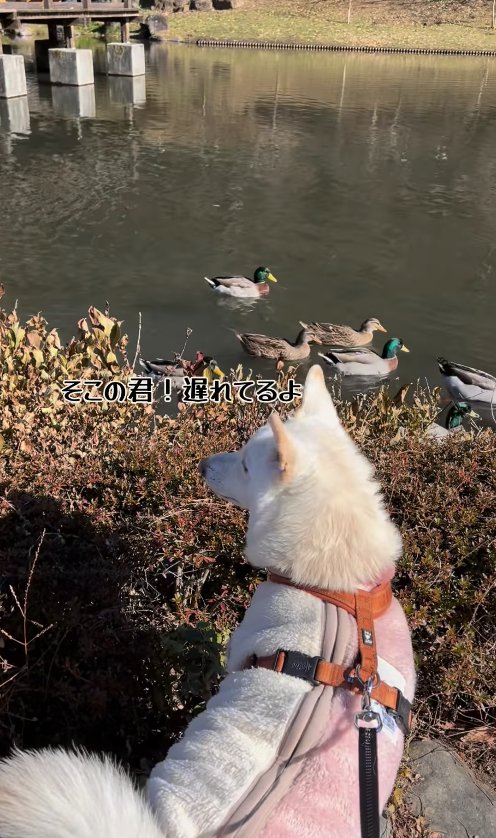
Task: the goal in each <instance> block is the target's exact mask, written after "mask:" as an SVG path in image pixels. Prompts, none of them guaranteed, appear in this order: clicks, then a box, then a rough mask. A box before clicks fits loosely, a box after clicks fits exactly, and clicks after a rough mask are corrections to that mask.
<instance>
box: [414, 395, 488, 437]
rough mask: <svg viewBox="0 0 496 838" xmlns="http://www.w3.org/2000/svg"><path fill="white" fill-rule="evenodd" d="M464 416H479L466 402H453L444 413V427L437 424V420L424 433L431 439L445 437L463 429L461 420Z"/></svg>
mask: <svg viewBox="0 0 496 838" xmlns="http://www.w3.org/2000/svg"><path fill="white" fill-rule="evenodd" d="M466 416H470V417H471V418H473V419H478V418H479V414H478V413H475V412H474V411H473V410H472V409H471V408H470V405H469V404H468V402H455V403H454V404H453V405H451V407H450V409H449V410H448V412H447V414H446V419H445V422H444V428H443V426H442V425H438V424H437V422H433V423H432V424H431V425H429V427H428V428H427V431H426V434H427V436H429V437H431V438H433V439H446V437H448V436H451V434H452V433H453V432H454V431H462V430H463V420H464V418H465V417H466Z"/></svg>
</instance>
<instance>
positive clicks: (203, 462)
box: [198, 460, 207, 477]
mask: <svg viewBox="0 0 496 838" xmlns="http://www.w3.org/2000/svg"><path fill="white" fill-rule="evenodd" d="M198 471H199V472H200V474H201V476H202V477H205V474H206V472H207V461H206V460H200V462H199V464H198Z"/></svg>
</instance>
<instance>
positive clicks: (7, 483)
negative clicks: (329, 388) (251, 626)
mask: <svg viewBox="0 0 496 838" xmlns="http://www.w3.org/2000/svg"><path fill="white" fill-rule="evenodd" d="M132 360H133V359H131V361H130V359H129V358H128V356H127V340H126V338H125V336H124V335H123V334H122V332H121V324H120V323H119V322H118V321H117V320H115V319H114V318H112V317H109V316H108V314H104V313H102V312H100V311H98V310H97V309H95V308H90V309H89V312H88V317H87V319H83V320H80V321H79V324H78V334H77V336H76V337H75V338H74V339H73V340H71V341H70V342H69V343H68V345H67V346H62V344H61V341H60V339H59V337H58V334H57V332H56V331H55V330H54V329H51V330H49V328H48V325H47V324H46V322H45V321H44V319H43V318H42V317H41V316H39V315H38V316H35V317H32V318H31V319H30V320H29V321H28V322H27V323H26V324H23V325H21V324H20V323H19V321H18V318H17V315H16V313H15V312H9V313H7V312H6V311H3V310H0V407H1V411H0V423H1V425H0V434H1V436H0V445H1V450H0V573H1V578H2V587H1V590H0V632H1V634H0V664H1V668H2V686H1V688H0V689H1V692H0V698H1V704H0V713H1V716H0V720H1V728H0V747H1V751H2V752H3V753H5V752H7V751H8V750H9V748H10V747H11V746H12V745H13V744H14V743H15V744H17V745H19V746H21V747H29V746H34V747H38V746H42V745H48V744H63V745H69V744H70V743H72V742H74V743H77V744H80V745H85V746H86V747H88V748H90V749H102V750H105V751H110V752H113V753H114V754H116V755H117V756H118V757H119V758H121V759H123V760H125V761H128V762H129V763H130V764H131V765H132V766H133V768H134V769H135V770H137V771H138V772H139V771H144V772H146V771H147V770H148V769H149V768H150V766H151V764H152V763H153V762H154V761H156V760H158V759H160V758H163V756H164V754H165V753H166V751H167V748H168V747H169V745H170V744H171V743H172V742H173V741H174V740H175V739H176V738H177V737H178V736H179V735H180V734H181V732H182V730H183V729H184V727H185V725H186V724H187V722H188V721H189V719H190V718H191V717H192V716H193V715H194V714H195V713H197V712H198V711H199V710H200V709H201V708H202V707H203V706H204V703H205V701H206V700H207V699H208V697H209V696H210V695H211V693H212V690H214V689H215V688H216V685H217V683H218V680H219V678H220V676H221V673H222V665H223V647H224V643H225V640H226V637H227V635H228V634H229V632H230V631H231V630H232V628H233V627H234V626H235V625H236V623H237V622H238V621H239V620H240V618H241V617H242V615H243V611H244V609H245V607H246V605H247V603H248V602H249V599H250V596H251V594H252V592H253V590H254V587H255V585H256V583H257V580H258V579H259V578H261V575H260V574H257V573H256V572H255V571H254V570H252V569H250V567H248V566H247V565H246V564H245V563H244V562H243V558H242V552H243V538H244V529H245V518H244V514H243V513H242V512H240V511H238V510H236V509H235V508H234V507H232V506H230V505H228V504H227V503H224V502H221V501H219V500H218V499H216V498H214V497H213V496H211V495H209V494H208V492H207V491H206V489H205V487H204V485H203V484H202V482H201V479H200V476H199V474H198V471H197V464H198V461H199V459H200V458H201V457H203V456H205V455H207V454H209V453H211V452H214V451H220V450H226V449H233V448H234V447H236V446H238V445H239V444H240V443H242V442H243V441H244V440H246V439H247V438H248V437H249V436H250V435H251V434H252V433H253V431H254V430H255V429H256V428H257V427H258V426H259V425H260V424H262V423H263V422H264V421H265V418H266V416H267V413H268V411H269V409H270V408H269V407H267V406H264V405H260V404H258V403H254V404H253V405H240V404H238V403H234V404H227V403H223V404H220V405H215V404H209V405H205V406H190V407H187V408H185V409H184V410H182V411H180V412H179V413H178V415H177V416H176V417H173V418H169V417H167V416H163V415H162V414H163V411H161V410H160V409H159V408H158V407H157V405H152V406H146V405H142V404H132V403H130V402H125V403H122V404H102V405H87V404H83V405H68V404H67V403H66V402H64V400H63V398H62V396H61V390H60V388H61V383H62V382H63V380H65V379H67V378H80V377H86V378H88V377H98V378H107V379H110V378H112V377H114V378H115V377H118V378H120V379H125V378H126V376H129V375H131V373H132V366H133V363H132ZM283 380H284V376H283V375H281V381H283ZM435 395H436V394H434V396H432V395H428V394H423V393H416V394H413V395H412V394H411V393H408V394H405V392H404V391H403V392H401V393H400V394H398V395H397V397H392V396H390V395H388V394H387V392H386V391H381V392H380V393H379V394H378V395H376V396H370V397H367V398H362V399H360V400H358V401H356V402H354V403H351V402H349V401H348V402H339V403H338V409H339V411H340V414H341V417H342V420H343V422H344V424H345V425H346V427H347V428H348V429H349V430H350V432H351V433H352V434H353V436H354V437H355V439H356V440H357V442H358V443H359V445H360V446H361V448H362V450H363V451H364V452H365V454H367V455H368V456H369V457H370V458H371V459H372V460H373V461H374V463H375V465H376V467H377V472H378V476H379V478H380V479H381V481H382V485H383V487H384V491H385V497H386V502H387V505H388V508H389V509H390V511H391V513H392V515H393V517H394V519H395V520H396V522H397V523H398V525H399V526H400V528H401V531H402V533H403V538H404V548H405V549H404V556H403V558H402V560H401V563H400V566H399V569H398V573H397V576H396V579H395V582H394V586H395V591H396V593H397V595H398V596H399V598H400V599H401V601H402V603H403V605H404V607H405V609H406V613H407V615H408V618H409V621H410V626H411V628H412V632H413V642H414V648H415V653H416V662H417V667H418V696H417V702H416V720H415V725H416V730H417V732H418V731H419V730H422V729H424V730H425V729H427V728H432V727H434V728H435V729H436V731H437V732H438V733H439V732H443V731H445V732H446V731H449V733H450V736H451V737H452V741H458V742H459V744H460V747H464V743H467V741H470V742H471V744H470V752H471V755H472V756H475V757H476V758H478V759H479V761H480V762H481V763H484V764H485V765H486V766H489V765H490V761H489V756H488V753H489V751H488V741H487V738H486V739H484V737H482V740H481V738H480V737H479V742H478V741H477V737H475V738H474V737H473V736H472V740H470V739H469V740H467V739H463V737H467V735H468V734H469V733H471V732H472V733H473V731H474V730H475V731H479V730H485V729H487V726H488V725H490V724H491V723H493V722H494V711H495V708H494V684H495V683H496V665H495V661H496V655H495V640H494V616H495V614H494V611H495V599H494V591H495V589H496V558H495V556H496V551H495V544H496V516H495V514H494V511H495V509H496V502H495V501H496V477H495V468H494V465H495V452H496V446H495V435H494V433H493V432H492V431H491V430H487V431H484V432H482V433H480V434H479V435H478V436H476V437H475V438H472V439H468V440H453V441H449V442H448V443H446V444H444V445H437V446H436V445H433V444H432V443H429V442H427V441H426V440H425V438H424V437H423V430H424V429H425V427H426V425H427V424H428V423H429V422H430V421H431V420H432V418H433V416H434V415H435V413H436V408H435V404H434V398H435ZM400 427H403V428H406V429H407V434H406V435H405V436H403V437H401V436H399V434H398V430H399V428H400ZM489 745H491V742H489ZM465 747H468V745H465ZM492 762H493V764H494V762H495V761H494V759H493V760H492Z"/></svg>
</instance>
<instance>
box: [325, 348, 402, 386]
mask: <svg viewBox="0 0 496 838" xmlns="http://www.w3.org/2000/svg"><path fill="white" fill-rule="evenodd" d="M409 351H410V350H409V349H407V348H406V346H405V344H404V343H403V341H402V339H401V338H391V339H390V340H388V341H386V343H385V344H384V348H383V350H382V354H381V355H378V354H377V353H376V352H373V351H372V350H371V349H366V348H365V347H363V348H359V349H333V350H332V352H326V354H325V355H324V353H323V352H319V355H320V357H321V358H323V359H324V361H325V362H326V363H327V364H331V365H332V366H333V367H334V369H336V370H338V372H340V373H341V375H356V376H375V377H376V378H380V377H382V376H386V375H389V373H391V372H394V370H395V369H396V368H397V366H398V352H409Z"/></svg>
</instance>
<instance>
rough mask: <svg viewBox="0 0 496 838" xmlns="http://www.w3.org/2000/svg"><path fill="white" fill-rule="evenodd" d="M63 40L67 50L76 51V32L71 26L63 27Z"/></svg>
mask: <svg viewBox="0 0 496 838" xmlns="http://www.w3.org/2000/svg"><path fill="white" fill-rule="evenodd" d="M64 39H65V46H66V47H67V49H76V30H75V28H74V26H72V25H71V24H66V25H65V26H64Z"/></svg>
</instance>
